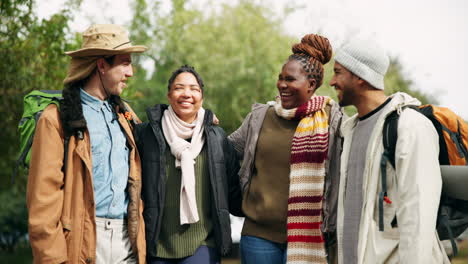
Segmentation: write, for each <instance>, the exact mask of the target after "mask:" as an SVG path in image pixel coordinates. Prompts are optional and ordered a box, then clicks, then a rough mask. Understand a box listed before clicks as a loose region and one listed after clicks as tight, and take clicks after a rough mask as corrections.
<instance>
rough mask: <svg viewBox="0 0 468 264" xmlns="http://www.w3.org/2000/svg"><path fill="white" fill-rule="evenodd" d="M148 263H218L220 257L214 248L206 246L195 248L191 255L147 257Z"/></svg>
mask: <svg viewBox="0 0 468 264" xmlns="http://www.w3.org/2000/svg"><path fill="white" fill-rule="evenodd" d="M147 263H148V264H219V263H220V257H219V254H218V252H217V250H216V249H214V248H209V247H207V246H200V247H199V248H197V250H196V251H195V253H193V255H192V256H189V257H186V258H181V259H164V258H150V257H149V258H147Z"/></svg>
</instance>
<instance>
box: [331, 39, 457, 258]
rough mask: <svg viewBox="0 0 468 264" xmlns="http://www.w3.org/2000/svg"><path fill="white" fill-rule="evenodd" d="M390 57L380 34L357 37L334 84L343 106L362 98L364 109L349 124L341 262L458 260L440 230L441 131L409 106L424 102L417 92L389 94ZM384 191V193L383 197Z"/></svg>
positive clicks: (338, 59)
mask: <svg viewBox="0 0 468 264" xmlns="http://www.w3.org/2000/svg"><path fill="white" fill-rule="evenodd" d="M389 63H390V62H389V58H388V56H387V55H386V54H385V51H384V50H383V48H381V47H380V46H379V45H378V44H377V43H375V42H374V41H373V40H363V39H353V40H352V41H350V42H349V43H346V44H345V45H343V47H342V48H341V49H339V50H338V51H337V53H336V56H335V65H334V73H335V74H334V75H333V78H332V79H331V81H330V85H331V86H334V87H335V89H336V91H337V93H338V100H339V103H340V105H341V106H347V105H354V106H355V107H356V108H357V111H358V113H357V114H356V115H354V116H353V117H351V118H350V119H348V120H347V121H346V122H344V123H343V125H342V129H341V131H342V133H343V136H344V144H343V152H342V156H341V160H342V163H341V179H340V192H339V200H338V219H337V236H338V261H339V263H346V264H348V263H349V264H356V263H359V264H361V263H411V264H415V263H450V262H449V260H448V258H447V255H446V253H445V251H444V248H443V246H442V245H441V243H440V241H439V238H438V236H437V231H436V219H437V210H438V207H439V200H440V194H441V188H442V180H441V175H440V168H439V162H438V156H439V144H438V136H437V132H436V130H435V128H434V127H433V125H432V123H431V122H430V121H429V120H428V119H427V118H426V117H424V116H423V115H422V114H420V113H418V112H417V111H415V110H414V109H411V108H405V109H404V111H403V106H405V105H420V102H419V101H418V100H417V99H415V98H413V97H411V96H409V95H408V94H405V93H396V94H393V95H391V96H389V97H387V96H386V95H385V94H384V76H385V73H386V72H387V69H388V66H389ZM394 110H398V113H401V116H400V118H399V123H398V128H397V129H398V140H397V144H396V150H395V169H394V168H393V167H392V165H390V164H387V165H386V168H385V167H384V171H385V174H386V180H384V181H385V182H384V185H385V184H386V189H387V191H386V193H384V192H383V190H385V187H384V188H382V180H381V179H382V175H381V168H380V161H381V157H382V153H383V151H384V147H383V141H382V130H383V124H384V121H385V118H386V117H387V115H389V114H390V113H391V112H393V111H394ZM381 192H382V194H383V195H384V196H382V198H381V199H379V197H380V196H381V195H380V196H379V194H381ZM379 205H381V206H383V207H382V208H380V210H379ZM379 213H381V215H380V216H379ZM379 221H380V222H379Z"/></svg>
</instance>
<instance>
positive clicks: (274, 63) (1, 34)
mask: <svg viewBox="0 0 468 264" xmlns="http://www.w3.org/2000/svg"><path fill="white" fill-rule="evenodd" d="M170 2H171V9H170V11H169V12H162V11H160V10H162V9H161V8H160V6H161V3H162V2H161V1H149V0H148V1H147V0H134V1H133V2H132V12H133V20H132V21H131V23H130V24H129V25H124V26H125V27H127V28H128V29H129V31H130V34H131V39H132V41H133V42H134V43H138V44H140V43H142V44H145V45H147V46H148V47H150V49H149V51H148V52H146V53H144V54H143V55H140V56H135V57H134V65H135V66H134V67H135V75H134V77H133V78H132V79H131V81H130V83H129V88H128V89H127V90H126V91H125V92H124V95H123V96H124V98H126V99H127V100H129V101H130V102H131V105H132V106H133V108H134V109H135V110H136V111H137V113H138V114H139V116H140V117H141V118H142V119H143V120H146V115H145V112H144V111H145V108H146V107H148V106H151V105H154V104H156V103H166V102H167V99H166V93H167V80H168V78H169V76H170V74H171V72H172V71H174V70H175V69H176V68H178V67H179V66H181V65H183V64H190V65H192V66H194V67H195V69H196V70H197V71H198V72H199V73H200V74H201V76H202V77H203V79H204V82H205V101H204V104H205V105H204V107H205V108H209V109H212V110H213V111H214V112H215V113H216V114H217V116H218V118H219V119H220V120H221V123H220V125H221V126H222V127H223V128H224V129H225V130H226V131H227V133H230V132H232V131H233V130H235V129H236V128H237V127H238V126H239V125H240V124H241V122H242V120H243V117H244V116H245V115H246V114H247V113H248V112H249V111H250V107H251V105H252V104H253V103H255V102H261V103H265V102H267V101H270V100H273V99H274V97H275V95H276V94H277V91H276V79H277V76H278V73H279V71H280V69H281V66H282V64H283V63H284V62H285V60H286V59H287V57H288V56H289V54H290V49H291V45H292V44H293V43H295V42H298V41H300V39H295V38H293V37H291V36H289V35H288V34H287V32H284V30H283V29H282V24H281V21H282V18H281V17H280V16H278V15H276V14H275V13H274V12H273V11H272V10H271V9H270V7H269V6H268V5H266V4H264V3H263V2H261V1H255V0H251V1H249V0H239V1H237V2H236V3H235V4H230V5H222V6H221V7H220V8H217V9H210V8H205V7H203V8H201V7H195V6H194V5H190V1H185V0H172V1H170ZM37 4H38V3H37V2H36V1H34V0H2V1H1V5H0V59H1V60H2V63H0V80H1V82H0V100H1V102H0V103H1V105H2V107H1V110H0V111H1V115H0V116H3V117H5V119H4V121H3V129H2V137H1V141H0V149H1V150H2V151H1V152H0V155H1V158H0V183H1V185H0V249H1V250H5V251H6V250H8V251H13V250H21V245H22V243H23V244H25V243H27V241H26V240H27V239H26V238H27V223H26V217H27V216H26V214H27V211H26V207H25V188H26V182H27V171H21V173H20V174H19V175H18V176H17V177H16V179H15V184H11V182H10V177H11V173H12V168H13V165H14V162H15V160H16V158H17V155H18V149H19V143H18V133H17V125H18V121H19V120H20V118H21V115H22V107H23V106H22V102H23V96H24V95H25V94H26V93H28V92H30V91H32V90H36V89H40V90H52V89H62V87H63V85H62V81H63V79H64V77H65V75H66V72H67V66H68V63H69V57H68V56H65V55H64V52H65V51H68V50H74V49H76V48H78V47H79V46H80V42H81V35H80V32H71V30H70V27H69V25H70V23H71V21H72V20H73V15H72V12H71V11H72V10H76V9H78V8H79V7H80V5H81V1H80V0H68V1H67V2H66V4H64V6H63V9H62V10H61V11H59V12H58V13H56V14H54V15H53V16H51V17H50V18H48V19H42V20H39V19H38V18H37V15H36V13H35V6H36V5H37ZM207 6H209V4H208V5H207ZM290 11H291V10H286V9H285V10H284V15H287V13H288V12H290ZM311 33H313V32H311ZM332 45H333V43H332ZM325 70H326V72H325V80H324V84H323V86H322V87H321V88H320V89H319V90H318V94H320V95H329V96H331V97H333V98H335V99H336V94H335V91H334V89H333V88H332V87H330V86H329V85H328V82H329V80H330V78H331V76H332V73H333V61H332V62H330V63H328V64H327V65H326V66H325ZM411 84H412V83H411V80H409V79H407V78H406V77H405V76H404V73H403V72H402V67H401V64H400V63H399V61H398V59H397V58H392V61H391V66H390V69H389V72H388V74H387V77H386V79H385V87H386V88H387V89H388V90H387V91H386V92H387V93H388V94H391V93H394V92H396V91H404V92H407V93H409V94H412V95H414V96H415V97H417V98H419V99H420V100H421V101H422V102H423V103H436V102H435V100H434V98H433V97H431V96H430V95H428V94H425V93H423V92H421V91H418V90H414V89H413V88H412V86H411ZM346 111H347V113H348V114H349V115H351V114H353V113H355V110H354V109H353V108H349V109H346Z"/></svg>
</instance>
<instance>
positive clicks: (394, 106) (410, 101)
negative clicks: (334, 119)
mask: <svg viewBox="0 0 468 264" xmlns="http://www.w3.org/2000/svg"><path fill="white" fill-rule="evenodd" d="M389 97H390V98H392V100H391V101H390V102H389V103H388V106H389V107H388V108H386V110H384V111H385V112H383V113H382V114H381V115H380V117H379V120H383V119H385V118H386V117H387V115H389V114H390V113H391V112H393V111H394V110H400V111H401V108H402V107H403V106H405V105H416V106H419V105H421V102H420V101H419V100H418V99H416V98H414V97H412V96H410V95H408V94H406V93H403V92H397V93H394V94H393V95H391V96H389ZM358 120H359V118H358V116H357V114H354V115H353V116H352V117H350V118H348V119H347V120H346V121H345V122H344V123H343V125H342V127H341V132H342V135H343V136H347V135H349V134H350V133H351V131H352V130H353V129H354V127H355V126H356V124H357V122H358Z"/></svg>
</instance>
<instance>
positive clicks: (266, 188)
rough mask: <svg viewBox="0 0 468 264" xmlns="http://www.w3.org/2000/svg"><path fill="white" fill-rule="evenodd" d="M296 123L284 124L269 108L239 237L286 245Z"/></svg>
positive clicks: (243, 206)
mask: <svg viewBox="0 0 468 264" xmlns="http://www.w3.org/2000/svg"><path fill="white" fill-rule="evenodd" d="M298 124H299V121H292V120H286V119H283V118H281V117H279V116H277V115H276V113H275V110H274V108H273V107H270V108H269V109H268V111H267V113H266V116H265V120H264V121H263V124H262V128H261V130H260V135H259V138H258V141H257V149H256V152H255V161H254V162H255V170H254V173H253V175H252V180H251V182H250V185H249V186H248V187H247V189H246V191H245V192H244V197H243V202H242V210H243V211H244V213H245V215H246V217H245V222H244V227H243V229H242V235H246V236H256V237H260V238H263V239H267V240H270V241H273V242H277V243H286V241H287V234H286V224H287V215H288V197H289V172H290V162H289V161H290V157H291V143H292V139H293V136H294V132H295V131H296V127H297V125H298Z"/></svg>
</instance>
